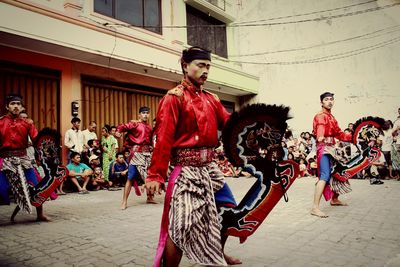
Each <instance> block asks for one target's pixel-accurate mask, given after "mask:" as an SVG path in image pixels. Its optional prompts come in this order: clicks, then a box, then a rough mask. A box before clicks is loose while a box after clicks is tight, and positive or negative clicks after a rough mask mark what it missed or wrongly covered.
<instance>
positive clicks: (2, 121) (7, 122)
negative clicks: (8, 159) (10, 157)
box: [0, 114, 38, 152]
mask: <svg viewBox="0 0 400 267" xmlns="http://www.w3.org/2000/svg"><path fill="white" fill-rule="evenodd" d="M37 135H38V131H37V129H36V127H35V125H34V124H33V123H29V122H27V121H26V120H24V119H20V118H14V117H13V116H12V115H10V114H9V115H6V116H3V117H1V118H0V152H4V151H9V150H19V149H26V148H27V147H28V136H30V137H31V139H32V140H34V139H35V138H36V136H37Z"/></svg>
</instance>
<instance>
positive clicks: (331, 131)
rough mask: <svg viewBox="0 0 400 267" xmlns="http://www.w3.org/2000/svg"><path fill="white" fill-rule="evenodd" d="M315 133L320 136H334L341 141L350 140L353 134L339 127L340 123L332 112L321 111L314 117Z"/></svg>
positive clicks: (317, 136)
mask: <svg viewBox="0 0 400 267" xmlns="http://www.w3.org/2000/svg"><path fill="white" fill-rule="evenodd" d="M313 134H314V135H315V137H316V139H317V140H318V138H319V137H321V136H323V137H334V138H337V139H339V140H341V141H350V140H351V134H350V133H345V132H343V131H342V130H341V129H340V128H339V124H338V122H337V120H336V119H335V117H334V116H333V115H332V113H330V112H328V111H321V112H319V113H318V114H317V115H315V117H314V121H313Z"/></svg>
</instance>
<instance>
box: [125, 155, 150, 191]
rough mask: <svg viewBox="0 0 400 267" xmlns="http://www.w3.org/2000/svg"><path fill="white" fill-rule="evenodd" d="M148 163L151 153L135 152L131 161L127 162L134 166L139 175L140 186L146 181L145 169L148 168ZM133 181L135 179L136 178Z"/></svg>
mask: <svg viewBox="0 0 400 267" xmlns="http://www.w3.org/2000/svg"><path fill="white" fill-rule="evenodd" d="M150 162H151V152H135V154H134V155H133V157H132V159H131V161H130V162H129V164H130V165H134V166H136V169H137V171H138V172H139V174H140V177H138V178H139V179H140V180H139V181H140V184H143V183H144V181H145V180H146V177H147V169H148V168H149V165H150ZM133 179H136V177H134V178H133Z"/></svg>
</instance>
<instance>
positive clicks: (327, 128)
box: [311, 92, 352, 218]
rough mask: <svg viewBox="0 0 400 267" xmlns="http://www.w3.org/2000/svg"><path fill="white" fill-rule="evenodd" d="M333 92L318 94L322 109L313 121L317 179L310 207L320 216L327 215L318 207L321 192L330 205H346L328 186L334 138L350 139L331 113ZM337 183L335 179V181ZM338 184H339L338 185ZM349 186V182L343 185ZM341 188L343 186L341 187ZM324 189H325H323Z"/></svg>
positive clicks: (313, 212)
mask: <svg viewBox="0 0 400 267" xmlns="http://www.w3.org/2000/svg"><path fill="white" fill-rule="evenodd" d="M333 96H334V94H332V93H330V92H326V93H323V94H321V95H320V100H321V106H322V110H321V111H320V112H319V113H318V114H317V115H315V117H314V121H313V134H314V135H315V136H316V139H317V162H318V176H319V180H318V182H317V184H316V186H315V193H314V203H313V207H312V209H311V215H315V216H318V217H321V218H326V217H328V216H327V215H326V214H325V213H323V212H322V211H321V210H320V208H319V205H320V201H321V197H322V194H323V193H324V195H325V196H326V198H327V200H329V198H330V197H331V198H332V199H331V202H330V204H331V205H332V206H346V205H347V204H346V203H343V202H341V201H340V200H339V199H338V197H339V194H338V193H337V192H332V191H331V189H330V186H329V182H330V180H331V160H334V157H335V155H336V153H335V147H334V145H335V138H336V139H339V140H341V141H350V140H351V137H352V136H351V134H350V133H345V132H343V131H342V130H341V129H340V128H339V125H338V122H337V120H336V119H335V117H334V116H333V115H332V113H331V112H332V107H333V104H334V102H335V101H334V98H333ZM335 183H336V184H337V183H338V182H337V181H336V182H335ZM346 183H347V184H348V182H346ZM338 186H340V185H338ZM344 187H345V188H350V187H349V184H348V185H346V186H344ZM342 188H343V187H342ZM324 190H325V191H324Z"/></svg>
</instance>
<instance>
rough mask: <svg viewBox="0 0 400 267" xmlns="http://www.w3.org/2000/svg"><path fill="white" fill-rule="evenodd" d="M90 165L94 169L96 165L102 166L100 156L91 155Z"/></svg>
mask: <svg viewBox="0 0 400 267" xmlns="http://www.w3.org/2000/svg"><path fill="white" fill-rule="evenodd" d="M89 166H90V168H91V169H92V170H94V169H95V168H96V167H101V164H100V158H99V156H97V155H91V156H90V158H89Z"/></svg>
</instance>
